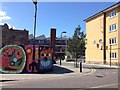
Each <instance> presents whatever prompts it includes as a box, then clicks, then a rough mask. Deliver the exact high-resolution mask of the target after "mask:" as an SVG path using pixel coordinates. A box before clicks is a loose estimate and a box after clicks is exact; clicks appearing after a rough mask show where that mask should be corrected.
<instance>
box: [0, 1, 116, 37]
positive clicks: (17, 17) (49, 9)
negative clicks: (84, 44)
mask: <svg viewBox="0 0 120 90" xmlns="http://www.w3.org/2000/svg"><path fill="white" fill-rule="evenodd" d="M113 4H115V2H74V3H73V2H39V3H38V13H37V30H36V36H39V35H42V34H44V35H45V36H46V37H49V36H50V29H51V28H52V27H54V28H56V29H57V33H56V36H58V37H59V36H60V34H61V32H62V31H66V32H67V33H66V34H65V35H67V36H68V37H71V36H72V35H73V33H74V30H75V28H76V27H77V25H80V26H81V29H82V31H84V32H85V22H84V19H86V18H88V17H90V16H92V15H94V14H96V13H98V12H99V11H101V10H103V9H105V8H107V7H109V6H111V5H113ZM0 5H2V8H1V11H2V13H4V16H5V17H7V18H4V19H2V20H1V23H4V22H7V23H9V24H10V25H11V26H14V27H15V28H16V29H27V30H29V34H32V33H33V25H34V4H33V3H31V2H2V3H1V4H0Z"/></svg>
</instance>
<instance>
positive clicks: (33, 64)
mask: <svg viewBox="0 0 120 90" xmlns="http://www.w3.org/2000/svg"><path fill="white" fill-rule="evenodd" d="M33 3H34V5H35V16H34V38H33V60H32V63H31V64H30V65H29V68H30V69H32V72H34V69H35V68H36V70H37V63H36V62H35V32H36V16H37V0H33Z"/></svg>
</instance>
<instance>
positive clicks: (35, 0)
mask: <svg viewBox="0 0 120 90" xmlns="http://www.w3.org/2000/svg"><path fill="white" fill-rule="evenodd" d="M33 3H34V5H35V16H34V18H35V19H34V39H33V41H34V42H33V43H34V45H35V32H36V16H37V0H33Z"/></svg>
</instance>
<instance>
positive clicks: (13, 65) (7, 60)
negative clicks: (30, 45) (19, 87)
mask: <svg viewBox="0 0 120 90" xmlns="http://www.w3.org/2000/svg"><path fill="white" fill-rule="evenodd" d="M0 56H1V58H0V72H2V73H21V72H22V71H23V69H24V67H25V63H26V54H25V52H24V50H23V48H22V47H20V46H17V45H7V46H5V47H3V48H2V49H1V50H0Z"/></svg>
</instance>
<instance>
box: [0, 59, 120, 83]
mask: <svg viewBox="0 0 120 90" xmlns="http://www.w3.org/2000/svg"><path fill="white" fill-rule="evenodd" d="M62 62H65V61H62ZM67 63H74V62H67ZM82 67H83V68H82V72H80V68H74V67H73V66H72V67H71V66H65V65H61V66H60V65H59V64H54V67H53V71H51V72H46V73H37V74H32V73H31V74H26V73H21V74H0V82H3V81H9V80H29V79H41V78H42V79H47V78H58V77H64V76H74V75H88V74H91V73H94V72H95V71H96V70H95V69H117V68H119V67H118V66H110V65H102V64H101V65H100V64H86V63H82Z"/></svg>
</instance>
